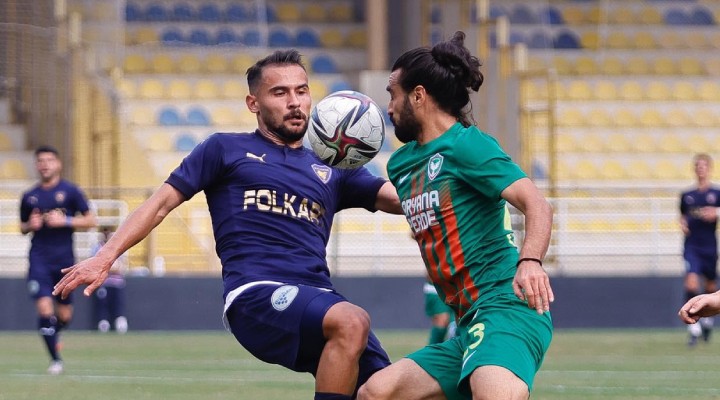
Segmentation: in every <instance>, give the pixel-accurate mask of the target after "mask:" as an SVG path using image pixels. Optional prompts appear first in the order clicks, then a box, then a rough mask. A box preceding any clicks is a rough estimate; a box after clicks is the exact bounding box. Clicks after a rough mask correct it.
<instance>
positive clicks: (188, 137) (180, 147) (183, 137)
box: [175, 133, 198, 151]
mask: <svg viewBox="0 0 720 400" xmlns="http://www.w3.org/2000/svg"><path fill="white" fill-rule="evenodd" d="M197 144H198V142H197V140H195V137H194V136H193V135H192V134H190V133H181V134H179V135H178V137H177V139H175V150H177V151H190V150H192V149H194V148H195V146H197Z"/></svg>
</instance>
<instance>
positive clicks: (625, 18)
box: [608, 6, 637, 25]
mask: <svg viewBox="0 0 720 400" xmlns="http://www.w3.org/2000/svg"><path fill="white" fill-rule="evenodd" d="M636 18H637V17H636V16H635V11H633V10H632V9H630V8H628V7H623V6H618V7H615V8H614V9H612V10H610V12H609V13H608V22H610V23H611V24H622V25H632V24H634V23H635V22H636Z"/></svg>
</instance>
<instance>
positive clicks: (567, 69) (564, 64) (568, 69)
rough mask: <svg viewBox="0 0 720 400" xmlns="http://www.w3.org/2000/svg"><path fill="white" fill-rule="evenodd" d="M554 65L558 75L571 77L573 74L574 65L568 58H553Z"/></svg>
mask: <svg viewBox="0 0 720 400" xmlns="http://www.w3.org/2000/svg"><path fill="white" fill-rule="evenodd" d="M552 65H553V67H554V68H555V71H556V72H557V73H558V75H569V74H572V72H573V68H572V63H571V62H570V60H568V59H567V57H560V56H555V57H553V60H552Z"/></svg>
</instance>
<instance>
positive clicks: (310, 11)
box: [302, 3, 327, 22]
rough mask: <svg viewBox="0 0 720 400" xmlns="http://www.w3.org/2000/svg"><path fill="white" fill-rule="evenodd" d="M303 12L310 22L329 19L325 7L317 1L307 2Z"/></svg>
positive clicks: (306, 19)
mask: <svg viewBox="0 0 720 400" xmlns="http://www.w3.org/2000/svg"><path fill="white" fill-rule="evenodd" d="M302 14H303V16H304V19H305V21H308V22H324V21H326V20H327V12H326V11H325V7H324V6H322V5H320V4H316V3H311V4H307V5H306V6H305V7H304V8H303V10H302Z"/></svg>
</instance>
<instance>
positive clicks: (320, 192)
mask: <svg viewBox="0 0 720 400" xmlns="http://www.w3.org/2000/svg"><path fill="white" fill-rule="evenodd" d="M166 182H167V183H168V184H170V185H172V186H173V187H175V188H176V189H177V190H178V191H180V192H181V193H182V194H183V196H184V197H185V198H186V199H190V198H191V197H192V196H193V195H195V193H197V192H199V191H201V190H202V191H204V192H205V196H206V198H207V203H208V208H209V210H210V216H211V218H212V224H213V231H214V234H215V242H216V244H215V249H216V251H217V254H218V256H219V257H220V260H221V262H222V265H223V283H224V287H225V293H224V294H225V295H227V293H228V292H229V291H231V290H233V289H235V288H236V287H238V286H240V285H242V284H245V283H248V282H255V281H261V280H271V281H279V282H285V283H295V284H306V285H312V286H317V287H323V288H331V287H332V284H331V283H330V272H329V270H328V267H327V263H326V260H325V255H326V252H325V247H326V245H327V242H328V239H329V236H330V228H331V226H332V221H333V217H334V215H335V213H336V212H337V211H340V210H342V209H345V208H352V207H362V208H365V209H367V210H370V211H375V210H374V205H375V200H376V198H377V192H378V190H379V189H380V187H381V186H382V185H383V184H384V183H385V180H384V179H382V178H379V177H376V176H374V175H372V174H371V173H370V172H369V171H368V170H367V169H365V168H358V169H352V170H341V169H334V168H330V167H328V166H326V165H325V164H323V163H322V162H321V161H320V159H319V158H317V156H315V154H314V153H313V152H312V151H311V150H309V149H306V148H304V147H301V148H298V149H293V148H290V147H287V146H282V145H278V144H275V143H272V142H270V141H269V140H267V139H266V138H264V137H263V136H262V135H261V134H260V133H259V132H257V131H256V132H254V133H251V134H237V133H216V134H213V135H211V136H210V137H208V138H207V139H206V140H205V141H204V142H202V143H201V144H199V145H198V146H197V147H196V148H195V149H194V150H193V151H192V152H191V153H190V154H189V155H188V156H187V157H186V158H185V159H184V160H183V161H182V163H181V164H180V166H179V167H178V168H177V169H175V171H173V172H172V173H171V174H170V177H169V178H168V179H167V180H166Z"/></svg>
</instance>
